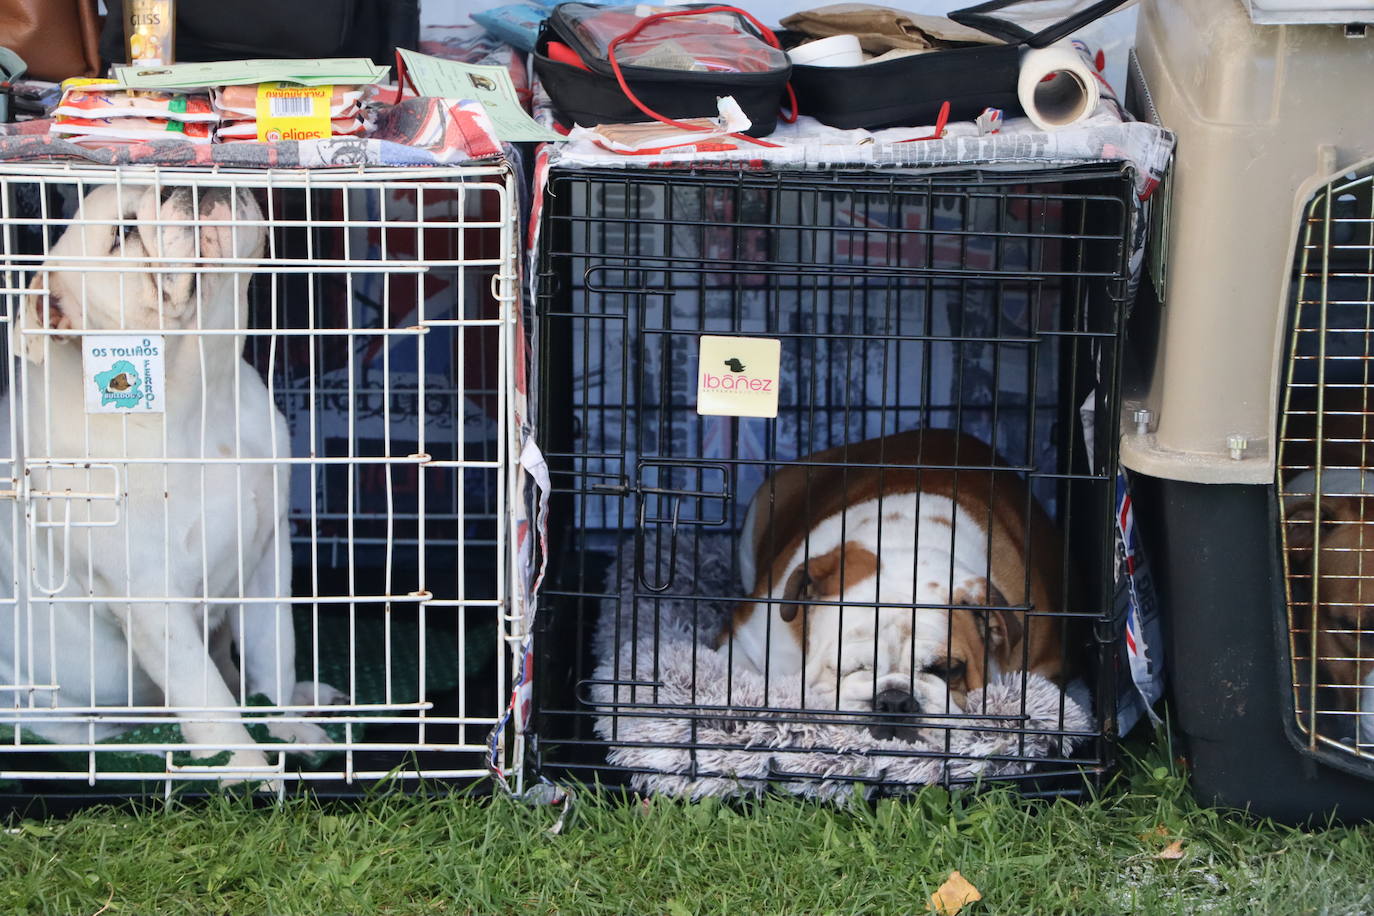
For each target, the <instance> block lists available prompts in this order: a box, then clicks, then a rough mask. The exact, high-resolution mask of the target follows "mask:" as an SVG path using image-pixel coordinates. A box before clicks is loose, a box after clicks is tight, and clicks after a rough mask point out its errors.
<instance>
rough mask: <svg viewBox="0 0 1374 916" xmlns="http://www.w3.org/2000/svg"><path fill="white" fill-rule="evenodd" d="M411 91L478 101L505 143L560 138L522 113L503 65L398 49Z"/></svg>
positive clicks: (513, 87)
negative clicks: (462, 61)
mask: <svg viewBox="0 0 1374 916" xmlns="http://www.w3.org/2000/svg"><path fill="white" fill-rule="evenodd" d="M398 53H400V55H401V59H402V60H404V61H405V66H406V73H407V74H408V75H409V77H410V82H411V83H412V84H413V85H414V86H415V91H416V92H418V93H419V94H420V95H423V96H430V97H433V98H441V99H473V100H475V101H477V102H480V103H481V105H482V107H483V108H485V109H486V110H487V117H489V118H491V123H492V126H493V127H494V128H495V129H496V138H497V139H498V140H505V141H506V142H508V143H521V142H525V141H532V142H540V141H545V140H564V139H567V138H566V137H562V136H560V135H558V134H556V133H554V132H553V131H551V130H549V129H547V128H544V127H541V126H539V124H538V123H537V122H536V121H535V120H534V119H533V118H531V117H530V116H529V115H527V114H526V113H525V108H524V106H522V105H521V104H520V97H519V96H517V95H516V94H515V84H513V83H512V82H511V81H510V74H509V73H508V72H507V71H506V68H505V67H484V66H481V65H478V64H462V63H459V62H458V61H456V60H443V59H441V58H438V57H431V56H429V55H428V54H421V53H419V52H418V51H407V50H406V49H405V48H400V49H398Z"/></svg>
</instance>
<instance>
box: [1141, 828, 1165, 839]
mask: <svg viewBox="0 0 1374 916" xmlns="http://www.w3.org/2000/svg"><path fill="white" fill-rule="evenodd" d="M1168 835H1169V831H1168V829H1167V828H1166V827H1165V826H1164V825H1163V824H1156V825H1155V829H1153V830H1151V831H1150V832H1149V833H1142V834H1141V835H1140V838H1141V839H1142V840H1153V839H1163V838H1164V837H1166V836H1168Z"/></svg>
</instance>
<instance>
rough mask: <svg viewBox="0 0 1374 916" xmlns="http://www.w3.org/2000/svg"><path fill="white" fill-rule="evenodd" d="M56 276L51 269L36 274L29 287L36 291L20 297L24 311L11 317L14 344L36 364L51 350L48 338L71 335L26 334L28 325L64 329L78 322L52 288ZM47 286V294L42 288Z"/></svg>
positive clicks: (59, 340) (62, 339)
mask: <svg viewBox="0 0 1374 916" xmlns="http://www.w3.org/2000/svg"><path fill="white" fill-rule="evenodd" d="M52 278H53V275H52V274H51V273H43V272H39V273H36V274H34V275H33V280H32V281H30V282H29V289H31V290H34V292H31V293H25V294H24V295H22V296H20V297H19V311H20V314H19V315H16V316H12V317H11V320H10V346H11V348H12V349H13V350H14V352H16V353H18V354H19V355H21V356H23V357H24V358H25V359H27V360H28V361H29V362H31V363H34V364H35V365H37V364H39V363H42V362H43V357H44V356H45V355H46V353H47V350H48V344H47V343H46V341H48V340H51V341H53V342H54V343H62V342H65V341H67V340H70V339H71V338H70V337H68V336H66V335H65V334H52V335H48V334H44V335H32V336H31V335H26V334H24V333H23V329H24V328H30V329H33V328H51V329H53V330H58V331H61V330H68V329H71V328H73V327H75V326H76V321H75V319H74V318H73V316H72V313H71V311H70V310H69V309H68V308H67V307H66V306H65V305H64V304H63V302H62V299H61V298H60V297H59V296H58V295H57V291H56V290H54V289H53V288H52ZM44 286H47V288H48V294H47V295H46V296H45V295H43V294H42V293H40V292H38V291H39V290H41V289H43V287H44Z"/></svg>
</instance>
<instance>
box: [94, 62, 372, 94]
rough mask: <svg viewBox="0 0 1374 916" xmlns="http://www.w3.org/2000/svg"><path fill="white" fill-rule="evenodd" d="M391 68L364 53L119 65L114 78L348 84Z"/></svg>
mask: <svg viewBox="0 0 1374 916" xmlns="http://www.w3.org/2000/svg"><path fill="white" fill-rule="evenodd" d="M390 69H391V68H390V67H379V66H377V65H376V64H374V63H373V62H372V61H370V60H368V59H367V58H364V57H327V58H316V59H314V60H274V59H265V60H222V61H213V62H209V63H200V64H173V65H171V66H168V67H156V66H153V67H136V66H122V67H115V68H114V78H115V79H116V80H118V81H119V84H120V85H121V86H123V87H124V88H126V89H199V88H201V87H202V86H244V85H248V84H250V83H271V82H283V83H299V84H300V85H302V86H347V85H365V84H367V83H377V82H381V80H382V79H384V78H385V77H386V75H387V72H388V71H390Z"/></svg>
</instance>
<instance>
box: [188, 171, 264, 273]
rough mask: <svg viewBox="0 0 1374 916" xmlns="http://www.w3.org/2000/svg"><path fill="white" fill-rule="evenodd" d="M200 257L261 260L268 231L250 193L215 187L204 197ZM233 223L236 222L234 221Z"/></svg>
mask: <svg viewBox="0 0 1374 916" xmlns="http://www.w3.org/2000/svg"><path fill="white" fill-rule="evenodd" d="M199 204H200V208H199V210H200V219H201V220H203V221H205V222H207V223H212V224H213V223H228V225H203V226H201V230H200V254H201V257H204V258H260V257H262V255H263V252H264V250H265V248H266V240H267V230H266V229H265V228H264V227H263V226H262V225H261V223H262V210H261V209H259V208H258V203H257V201H256V200H254V199H253V195H252V194H250V193H248V192H247V191H242V190H240V191H235V190H232V189H224V188H211V189H209V190H206V191H202V192H201V194H200V201H199ZM231 221H232V222H231Z"/></svg>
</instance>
